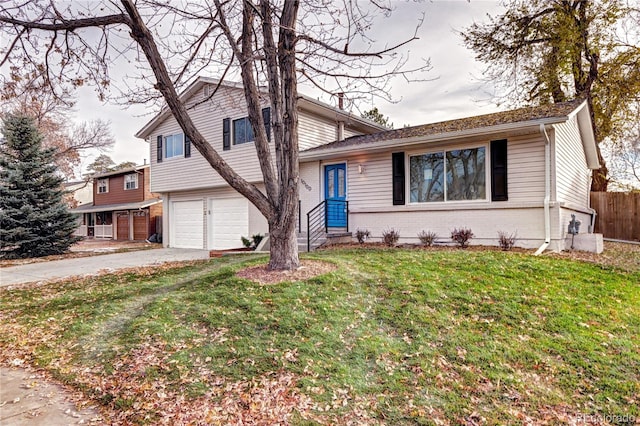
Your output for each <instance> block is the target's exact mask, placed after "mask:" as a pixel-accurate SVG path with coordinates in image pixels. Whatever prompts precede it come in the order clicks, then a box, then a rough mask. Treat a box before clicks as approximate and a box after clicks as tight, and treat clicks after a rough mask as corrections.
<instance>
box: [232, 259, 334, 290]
mask: <svg viewBox="0 0 640 426" xmlns="http://www.w3.org/2000/svg"><path fill="white" fill-rule="evenodd" d="M336 269H338V267H337V266H336V265H334V264H333V263H328V262H321V261H319V260H303V261H301V262H300V267H299V268H298V269H296V270H295V271H271V270H269V269H268V268H267V265H259V266H252V267H249V268H245V269H243V270H240V271H238V272H237V274H236V275H237V276H238V277H240V278H246V279H248V280H251V281H254V282H257V283H259V284H278V283H281V282H284V281H303V280H307V279H309V278H313V277H317V276H318V275H322V274H326V273H327V272H331V271H335V270H336Z"/></svg>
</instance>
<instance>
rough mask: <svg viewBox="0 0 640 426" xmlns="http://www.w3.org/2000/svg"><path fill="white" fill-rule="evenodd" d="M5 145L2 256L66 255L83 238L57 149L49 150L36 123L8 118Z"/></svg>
mask: <svg viewBox="0 0 640 426" xmlns="http://www.w3.org/2000/svg"><path fill="white" fill-rule="evenodd" d="M2 134H3V136H4V140H3V141H1V142H0V143H1V145H0V148H1V149H0V257H1V258H26V257H41V256H48V255H51V254H60V253H64V252H65V251H67V250H68V248H69V246H70V245H71V244H73V243H74V242H76V241H77V240H78V239H77V238H76V237H74V236H73V232H74V230H75V229H76V228H77V222H76V219H75V217H74V216H73V215H72V214H71V213H70V212H69V211H68V209H67V205H66V204H65V202H64V198H63V197H64V194H65V191H64V189H63V187H62V182H63V179H62V178H61V177H59V176H57V175H56V166H55V165H54V160H55V150H54V149H43V147H42V136H41V135H40V133H39V132H38V130H37V127H36V124H35V121H34V120H33V119H32V118H29V117H27V116H24V115H8V116H6V117H5V119H4V122H3V128H2Z"/></svg>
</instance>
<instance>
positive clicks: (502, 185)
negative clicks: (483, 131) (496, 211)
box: [491, 139, 509, 201]
mask: <svg viewBox="0 0 640 426" xmlns="http://www.w3.org/2000/svg"><path fill="white" fill-rule="evenodd" d="M508 199H509V196H508V190H507V140H506V139H501V140H497V141H491V201H507V200H508Z"/></svg>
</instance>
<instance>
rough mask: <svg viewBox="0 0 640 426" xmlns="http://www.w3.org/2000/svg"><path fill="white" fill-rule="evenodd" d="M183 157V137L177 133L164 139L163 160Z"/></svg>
mask: <svg viewBox="0 0 640 426" xmlns="http://www.w3.org/2000/svg"><path fill="white" fill-rule="evenodd" d="M182 156H184V135H183V134H182V133H178V134H175V135H169V136H165V137H164V158H171V157H182Z"/></svg>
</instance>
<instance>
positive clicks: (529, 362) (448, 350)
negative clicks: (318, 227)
mask: <svg viewBox="0 0 640 426" xmlns="http://www.w3.org/2000/svg"><path fill="white" fill-rule="evenodd" d="M306 258H308V259H316V260H322V261H325V262H331V263H334V264H336V265H337V266H338V269H337V270H336V271H334V272H332V273H328V274H325V275H322V276H319V277H316V278H312V279H309V280H306V281H304V282H285V283H281V284H275V285H259V284H255V283H253V282H251V281H248V280H245V279H240V278H237V277H236V276H235V271H237V270H239V269H241V268H244V267H246V266H248V265H256V264H260V263H263V262H265V260H266V259H265V258H264V257H256V256H255V255H250V256H246V257H244V256H243V257H240V258H239V257H233V258H221V259H216V260H212V261H210V262H204V263H195V264H192V265H191V266H188V267H182V268H160V269H159V270H151V269H146V270H142V271H138V273H136V274H114V275H107V276H102V277H99V278H92V279H84V280H80V281H77V280H76V281H70V282H65V283H58V284H52V285H47V286H41V287H35V288H31V289H18V290H4V291H1V292H0V308H1V313H0V363H2V364H3V365H11V364H14V365H16V364H20V363H25V364H32V365H35V366H38V367H41V368H43V369H45V370H47V371H48V372H50V373H51V374H52V375H53V376H55V377H56V378H57V379H59V380H61V381H63V382H65V383H67V384H69V385H70V386H72V387H73V388H75V389H77V390H80V391H82V392H83V394H84V395H85V397H86V398H87V399H92V400H94V401H98V402H99V403H100V405H101V407H102V409H103V412H104V415H105V418H106V419H108V420H109V421H111V422H113V423H136V424H155V423H159V422H160V423H162V422H164V423H167V424H185V423H188V422H194V423H201V424H204V423H206V424H229V423H237V424H251V423H253V424H271V423H273V422H275V421H277V420H284V422H285V423H292V424H313V423H324V424H347V423H349V422H352V423H353V424H413V423H415V424H470V425H474V424H541V423H543V422H545V421H546V422H547V424H558V423H567V424H569V423H573V424H575V423H577V424H589V423H584V421H585V420H586V421H590V422H592V424H600V423H606V421H607V420H608V421H609V422H615V421H616V420H619V419H623V420H624V419H631V420H634V419H639V418H640V409H639V408H638V407H639V405H640V338H639V336H640V288H639V285H638V283H640V272H638V271H625V270H622V269H618V268H609V267H604V266H601V265H598V264H591V263H583V262H577V261H571V260H567V259H558V258H553V257H538V258H536V257H533V256H531V255H529V254H523V253H511V252H498V251H477V250H473V251H465V250H392V249H389V250H387V249H369V250H366V249H365V250H331V251H325V252H316V253H313V254H310V255H307V256H306ZM580 421H583V423H580Z"/></svg>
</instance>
